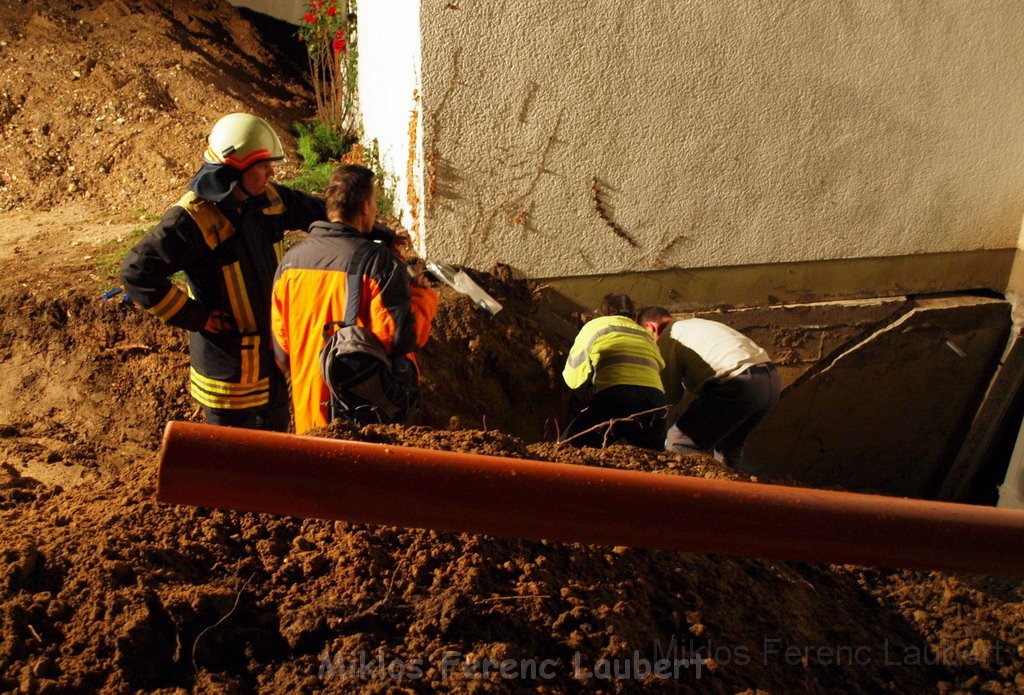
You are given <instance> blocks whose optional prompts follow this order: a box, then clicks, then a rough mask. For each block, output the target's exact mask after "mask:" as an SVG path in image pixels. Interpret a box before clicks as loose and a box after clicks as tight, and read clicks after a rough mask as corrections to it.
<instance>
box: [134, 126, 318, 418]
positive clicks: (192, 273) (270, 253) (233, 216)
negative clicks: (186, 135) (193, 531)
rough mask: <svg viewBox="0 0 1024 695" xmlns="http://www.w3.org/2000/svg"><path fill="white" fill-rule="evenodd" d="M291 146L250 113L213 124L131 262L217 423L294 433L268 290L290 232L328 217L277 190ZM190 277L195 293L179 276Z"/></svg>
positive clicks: (143, 294) (137, 291) (137, 285)
mask: <svg viewBox="0 0 1024 695" xmlns="http://www.w3.org/2000/svg"><path fill="white" fill-rule="evenodd" d="M281 159H284V149H283V148H282V147H281V141H280V140H279V139H278V137H277V134H276V133H275V132H274V130H273V128H271V126H270V124H268V123H267V122H266V121H264V120H263V119H262V118H258V117H257V116H253V115H251V114H247V113H233V114H230V115H227V116H225V117H223V118H221V119H220V120H218V121H217V123H216V124H215V125H214V126H213V129H212V130H211V132H210V137H209V139H208V141H207V148H206V151H205V152H204V153H203V160H204V164H203V167H202V168H201V169H200V170H199V172H198V173H197V174H196V175H195V176H194V177H193V178H192V180H191V181H190V182H189V184H188V192H186V193H185V195H184V196H183V197H182V198H181V200H179V201H178V202H177V204H175V205H174V206H173V207H172V208H170V209H169V210H168V211H167V212H166V213H165V214H164V216H163V218H162V219H161V220H160V222H159V223H157V225H156V226H155V227H153V229H151V230H150V231H149V233H148V234H146V235H145V236H144V237H143V238H142V239H140V240H139V242H138V243H137V244H135V246H134V247H133V248H132V249H131V250H130V251H129V252H128V254H127V255H126V256H125V259H124V264H123V265H122V266H121V281H122V283H124V288H125V290H126V291H127V293H128V296H129V297H131V298H132V299H133V300H134V301H135V302H137V303H138V304H139V305H140V306H142V307H143V308H144V309H147V310H148V311H149V313H151V314H152V315H153V316H155V317H156V318H158V319H160V320H162V321H165V322H166V323H168V324H169V325H171V326H176V327H180V328H185V329H188V330H189V331H190V333H189V356H190V362H191V368H190V370H189V374H190V378H189V381H190V385H191V393H192V397H193V398H195V399H196V401H198V402H199V404H200V405H202V407H203V411H204V413H205V414H206V421H207V422H209V423H210V424H213V425H225V426H230V427H246V428H249V429H265V430H276V431H286V430H287V429H288V423H289V420H290V417H289V413H288V385H287V383H286V382H285V379H284V377H283V376H282V375H281V372H280V370H278V369H277V367H275V366H274V356H273V351H272V350H271V348H270V289H271V284H272V283H273V280H274V271H275V270H276V269H277V263H278V261H279V260H281V256H282V255H283V253H284V244H283V239H284V233H285V230H288V229H306V228H308V227H309V225H310V224H311V223H312V222H313V221H315V220H322V219H324V218H325V216H326V212H325V210H324V203H323V201H322V200H320V199H319V198H315V197H313V196H310V195H307V194H305V193H303V192H301V191H296V190H292V189H291V188H288V187H287V186H281V185H275V184H272V183H271V179H272V178H273V177H274V162H276V161H278V160H281ZM178 271H184V273H185V276H186V279H187V281H188V287H187V288H183V287H179V286H178V285H177V284H175V283H173V282H172V281H171V276H172V275H173V274H174V273H176V272H178Z"/></svg>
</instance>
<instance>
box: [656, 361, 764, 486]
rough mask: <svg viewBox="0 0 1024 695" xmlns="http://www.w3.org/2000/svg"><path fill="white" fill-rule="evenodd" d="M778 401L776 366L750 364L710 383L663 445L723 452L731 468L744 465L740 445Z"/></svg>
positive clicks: (684, 450) (685, 450) (690, 450)
mask: <svg viewBox="0 0 1024 695" xmlns="http://www.w3.org/2000/svg"><path fill="white" fill-rule="evenodd" d="M778 402H779V374H778V372H777V371H776V370H775V365H772V364H767V365H758V366H756V367H751V368H750V369H747V370H746V371H744V372H742V373H741V374H739V375H738V376H735V377H733V378H732V379H730V380H729V381H726V382H725V383H717V382H710V383H707V384H705V385H704V388H703V392H702V393H701V395H700V396H698V397H697V399H696V400H695V401H693V402H692V403H690V405H689V407H688V408H687V409H686V410H685V411H684V412H683V414H682V415H681V416H679V419H678V420H676V424H675V425H673V426H672V427H670V428H669V430H668V436H667V438H666V440H665V448H666V449H668V450H669V451H676V452H678V453H681V454H688V453H693V452H703V453H709V454H710V453H714V450H715V449H717V450H718V451H721V452H722V456H723V457H724V459H725V463H726V465H728V466H731V467H732V468H742V467H743V446H744V445H745V444H746V442H747V437H748V436H750V433H751V432H753V431H754V428H755V427H757V426H758V425H759V424H761V420H763V419H764V416H765V415H767V414H768V411H770V410H771V409H772V408H773V407H774V406H775V404H776V403H778Z"/></svg>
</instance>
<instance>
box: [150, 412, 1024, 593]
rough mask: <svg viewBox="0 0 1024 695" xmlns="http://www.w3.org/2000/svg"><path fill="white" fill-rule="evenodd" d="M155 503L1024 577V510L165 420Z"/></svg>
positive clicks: (684, 549)
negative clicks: (711, 478)
mask: <svg viewBox="0 0 1024 695" xmlns="http://www.w3.org/2000/svg"><path fill="white" fill-rule="evenodd" d="M157 497H158V499H159V500H160V501H162V502H172V503H178V504H192V505H198V506H203V507H224V508H228V509H237V510H246V511H254V512H270V513H274V514H286V515H290V516H301V517H312V518H321V519H336V520H344V521H352V522H362V523H372V524H385V525H389V526H404V527H412V528H431V529H439V530H447V531H462V532H467V533H485V534H491V535H495V536H511V537H522V538H533V539H539V538H547V539H551V540H559V541H569V542H579V543H592V544H599V545H622V546H634V547H643V548H662V549H666V550H681V551H689V552H699V553H724V554H733V555H747V556H752V557H761V558H777V559H783V560H803V561H807V562H831V563H836V564H854V565H867V566H882V567H903V568H908V569H922V570H928V569H935V570H945V571H953V572H974V573H980V574H992V575H1015V576H1024V511H1017V510H1003V509H994V508H991V507H976V506H971V505H963V504H950V503H946V502H928V501H922V500H910V499H902V498H896V497H883V496H878V495H863V494H855V493H847V492H830V491H825V490H811V489H806V488H796V487H783V486H778V485H764V484H758V483H738V482H729V481H721V480H704V479H700V478H690V477H683V476H675V475H661V474H656V473H639V472H635V471H622V470H612V469H604V468H595V467H592V466H579V465H571V464H564V463H546V462H540V461H527V460H522V459H511V458H500V457H496V456H480V455H473V454H459V453H451V452H447V451H431V450H426V449H415V448H410V447H401V446H390V445H381V444H367V443H363V442H349V441H340V440H333V439H321V438H315V437H297V436H294V435H287V434H277V433H270V432H257V431H253V430H241V429H233V428H227V427H212V426H209V425H198V424H190V423H182V422H172V423H169V424H168V425H167V429H166V432H165V433H164V440H163V447H162V450H161V454H160V474H159V486H158V492H157Z"/></svg>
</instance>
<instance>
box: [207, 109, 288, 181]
mask: <svg viewBox="0 0 1024 695" xmlns="http://www.w3.org/2000/svg"><path fill="white" fill-rule="evenodd" d="M208 142H209V146H208V147H207V148H206V152H204V153H203V159H205V160H206V161H207V162H209V163H210V164H227V165H228V166H230V167H232V168H234V169H238V170H239V171H245V170H246V169H248V168H249V167H251V166H252V165H253V164H256V163H257V162H265V161H267V160H278V159H284V148H283V147H281V139H280V138H278V137H277V133H275V132H274V129H273V128H271V127H270V124H269V123H267V122H266V121H264V120H263V119H262V118H260V117H258V116H253V115H252V114H248V113H232V114H228V115H227V116H224V117H223V118H221V119H220V120H219V121H217V122H216V123H215V124H214V125H213V130H211V131H210V137H209V139H208Z"/></svg>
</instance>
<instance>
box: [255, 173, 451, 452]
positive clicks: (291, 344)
mask: <svg viewBox="0 0 1024 695" xmlns="http://www.w3.org/2000/svg"><path fill="white" fill-rule="evenodd" d="M324 194H325V197H326V200H327V219H328V221H327V222H316V223H314V224H313V225H312V226H311V227H310V236H309V238H307V239H305V240H304V241H302V242H300V243H299V244H296V245H295V246H294V247H292V248H291V249H289V250H288V252H287V253H286V254H285V255H284V259H283V260H282V261H281V265H280V266H278V269H277V275H276V277H275V279H274V290H273V295H272V300H271V326H272V332H273V339H274V355H275V358H276V360H277V363H278V366H280V367H281V369H282V371H284V372H285V373H286V374H289V375H290V377H291V383H292V405H293V407H294V409H295V431H296V432H299V433H301V432H304V431H306V430H308V429H310V428H312V427H319V426H321V425H325V424H327V422H328V409H327V403H328V402H329V400H330V393H329V391H328V388H327V384H326V383H324V380H323V377H322V376H321V373H320V350H321V349H322V348H323V345H324V338H323V330H324V326H325V325H327V324H328V323H330V322H332V321H341V320H342V318H343V317H344V316H345V304H346V297H347V296H348V292H349V288H350V287H352V285H351V284H350V283H352V282H355V281H356V276H355V273H357V272H359V271H358V270H357V269H356V268H355V267H354V266H353V261H354V258H360V259H361V261H360V263H359V264H360V265H361V267H362V272H361V275H360V277H358V283H359V284H358V286H357V288H358V291H359V292H360V305H359V311H358V313H357V323H358V325H360V326H363V327H364V328H366V329H367V330H369V331H370V332H371V333H373V335H374V336H375V337H376V338H377V340H379V341H380V344H381V346H382V347H383V348H384V351H385V352H386V353H387V354H388V355H389V356H390V357H391V358H396V357H399V356H409V357H410V358H411V359H412V360H413V361H414V362H415V357H414V356H413V355H412V354H411V353H412V352H413V351H415V350H416V349H417V347H423V346H424V345H426V343H427V339H428V338H429V335H430V324H431V321H433V318H434V314H435V313H436V312H437V294H436V293H435V292H434V291H433V290H431V289H429V288H428V287H426V283H425V281H424V280H423V279H422V277H417V278H416V279H415V280H410V278H409V274H408V272H407V270H406V266H405V264H404V263H403V262H402V261H401V260H399V259H398V258H396V254H395V252H393V251H392V248H391V247H392V246H395V247H396V248H397V246H396V242H395V239H394V238H390V239H380V240H376V239H375V237H377V236H380V235H379V234H378V233H377V230H379V229H380V227H379V226H377V227H376V228H375V226H374V221H375V219H376V217H377V193H376V187H375V186H374V177H373V172H372V171H370V170H369V169H367V168H365V167H361V166H358V165H351V164H350V165H345V166H341V167H338V169H336V170H335V171H334V173H333V174H332V175H331V178H330V180H329V181H328V183H327V187H326V189H325V191H324ZM378 241H383V242H384V243H378ZM367 245H369V246H367ZM357 250H360V253H358V254H357V253H356V251H357Z"/></svg>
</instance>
